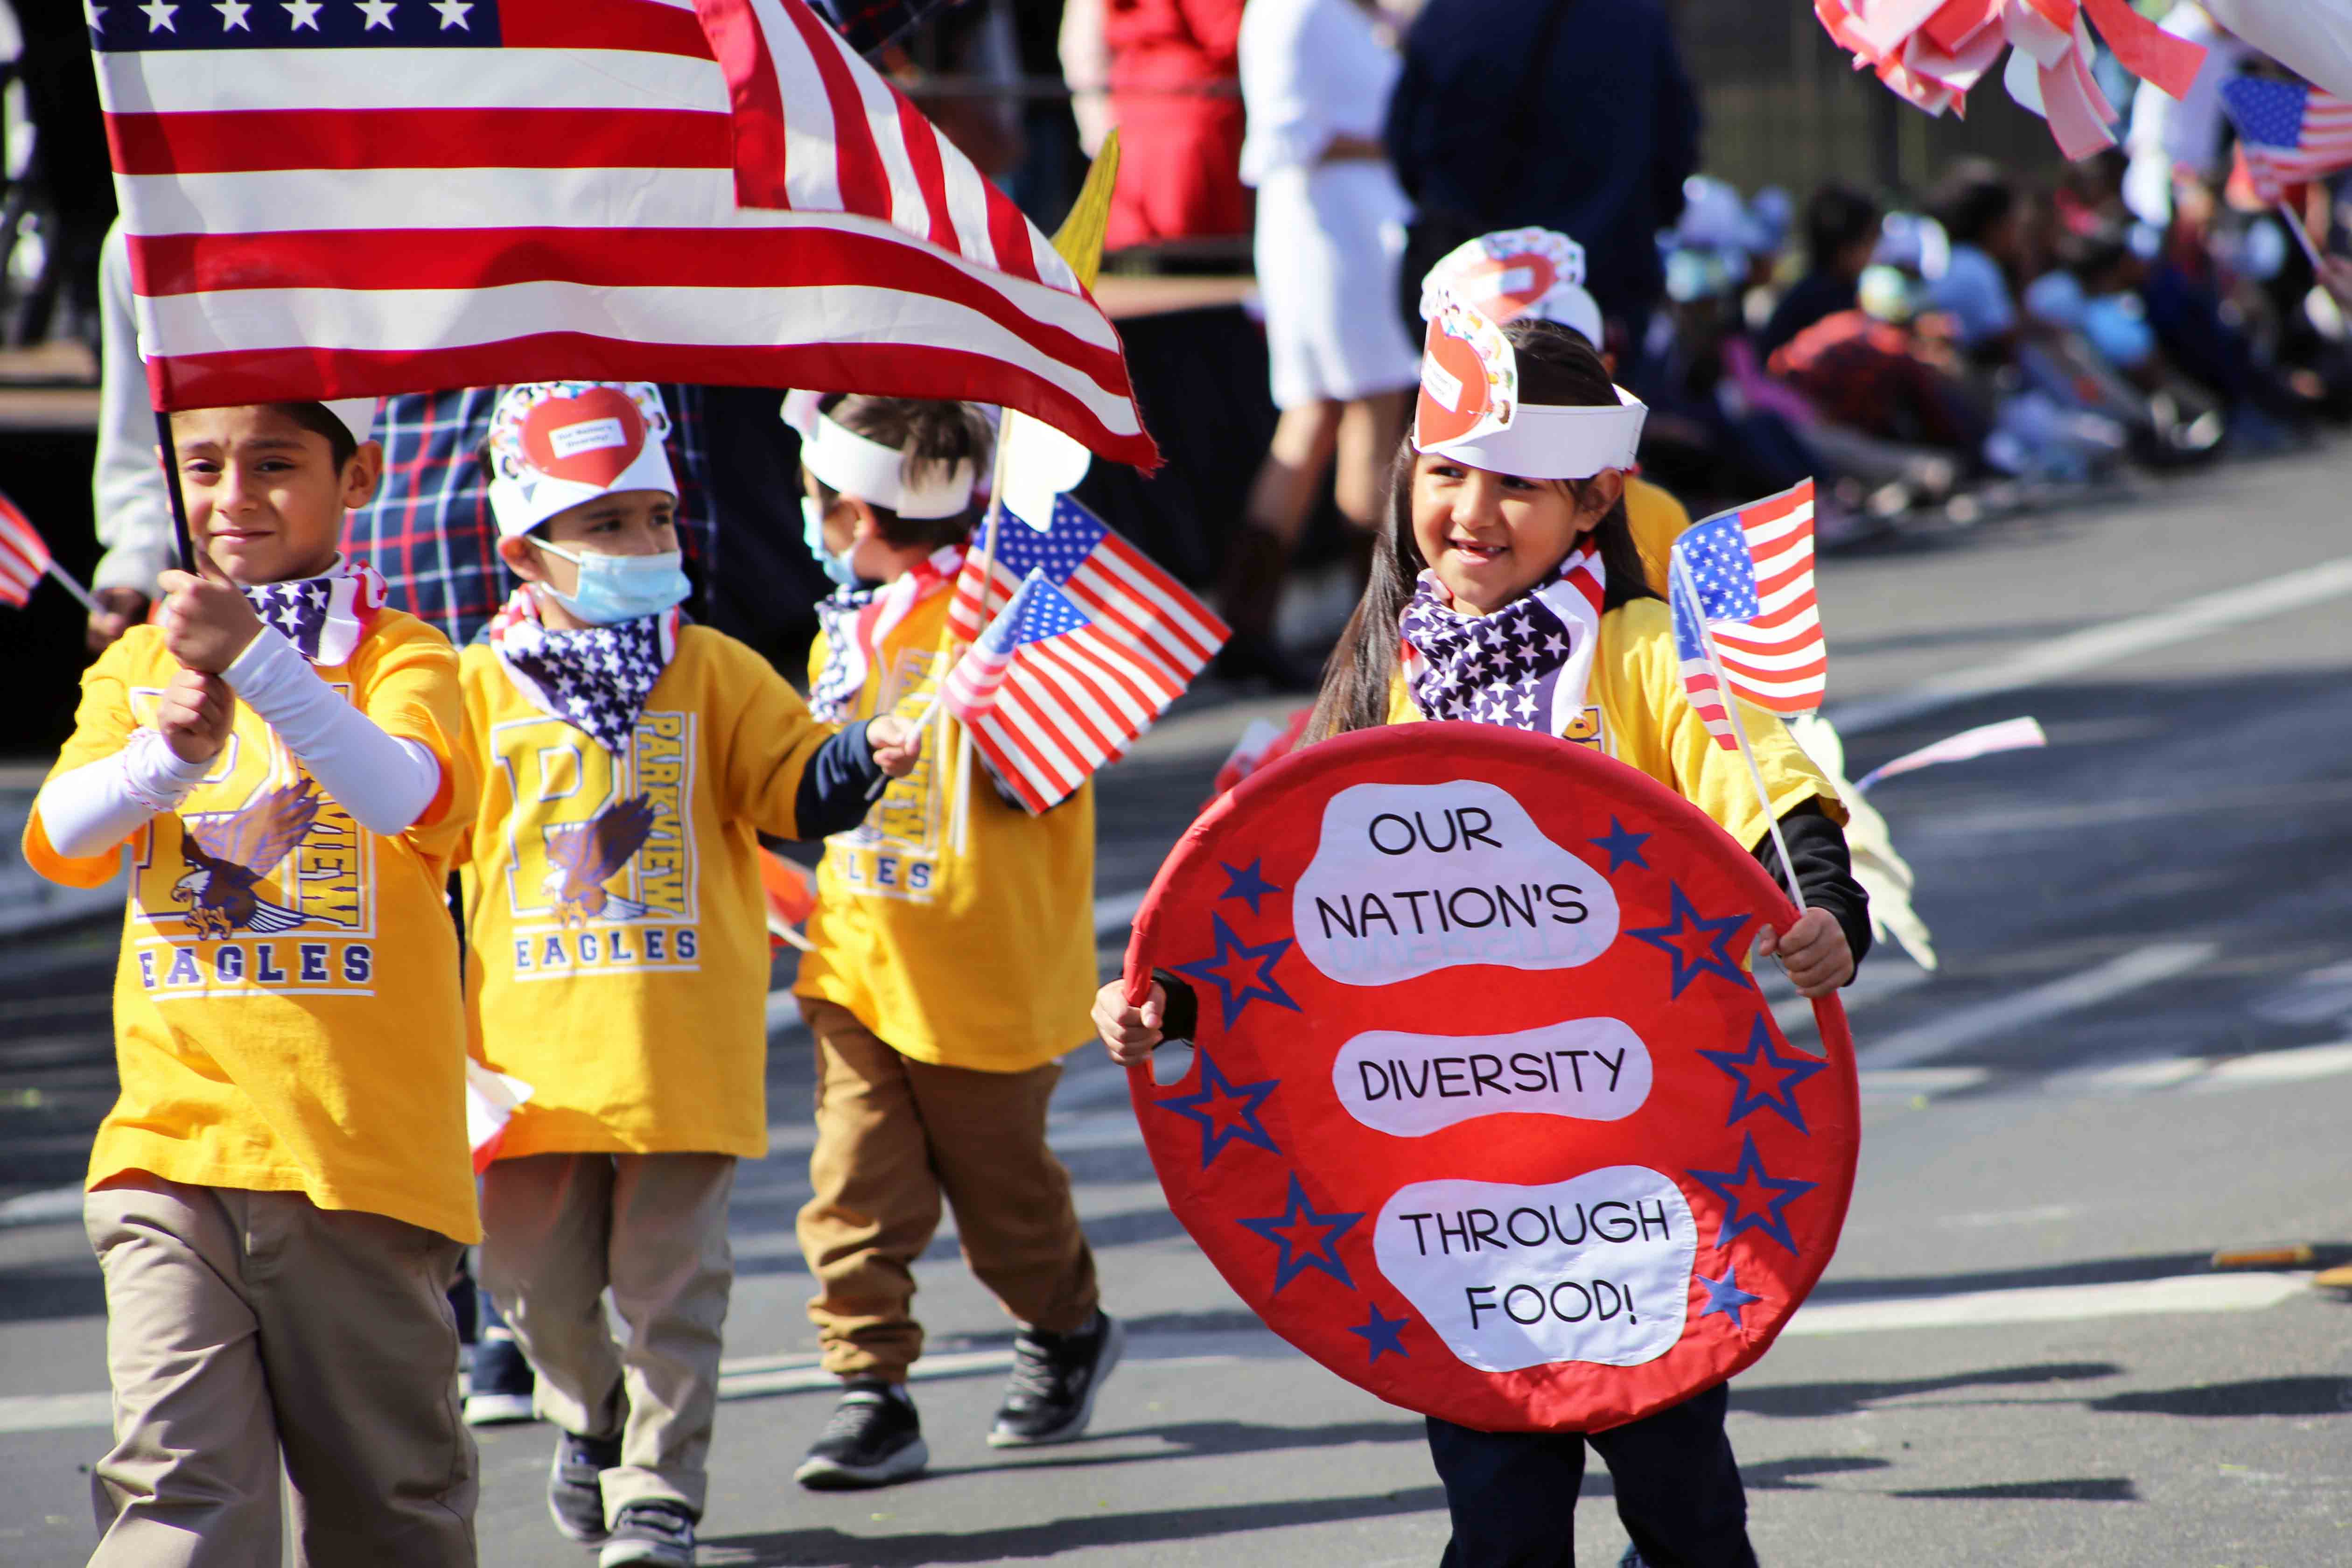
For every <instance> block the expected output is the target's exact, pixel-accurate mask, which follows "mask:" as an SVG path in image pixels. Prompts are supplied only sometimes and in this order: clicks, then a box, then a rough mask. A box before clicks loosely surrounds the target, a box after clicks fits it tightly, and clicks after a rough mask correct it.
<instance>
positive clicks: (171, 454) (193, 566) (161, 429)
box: [155, 408, 207, 577]
mask: <svg viewBox="0 0 2352 1568" xmlns="http://www.w3.org/2000/svg"><path fill="white" fill-rule="evenodd" d="M155 450H156V453H157V455H158V456H160V457H161V458H162V459H163V490H164V493H165V494H167V495H169V496H170V497H171V499H172V537H173V540H174V541H176V542H178V544H179V547H180V570H181V571H183V572H193V573H194V574H196V575H197V576H199V577H202V576H205V575H207V574H206V573H205V563H203V562H202V561H201V560H199V559H198V558H197V556H196V547H195V542H194V539H193V538H192V537H191V536H190V534H189V532H188V498H187V497H186V496H185V495H184V494H183V493H182V492H181V489H180V449H179V447H177V446H175V445H174V444H173V440H172V416H170V415H168V414H166V413H164V412H163V410H162V409H160V408H158V409H157V410H155Z"/></svg>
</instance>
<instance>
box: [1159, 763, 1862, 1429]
mask: <svg viewBox="0 0 2352 1568" xmlns="http://www.w3.org/2000/svg"><path fill="white" fill-rule="evenodd" d="M1793 917H1794V911H1793V910H1792V909H1791V908H1790V905H1789V903H1788V901H1787V900H1786V899H1784V898H1783V897H1782V896H1781V894H1780V890H1779V889H1777V888H1776V887H1775V886H1773V884H1772V881H1771V879H1769V878H1768V877H1767V876H1766V875H1765V874H1764V871H1763V869H1762V868H1760V867H1759V866H1758V865H1757V863H1756V861H1755V860H1754V859H1753V858H1750V857H1749V856H1748V854H1747V853H1746V852H1745V851H1744V850H1742V849H1741V848H1740V847H1738V845H1737V844H1735V843H1734V842H1733V841H1732V840H1731V839H1730V837H1728V836H1727V835H1726V834H1725V833H1724V832H1723V830H1722V829H1721V828H1719V827H1718V826H1716V825H1715V823H1713V822H1712V821H1710V820H1709V819H1708V818H1707V817H1706V816H1705V815H1704V814H1703V813H1701V812H1700V811H1699V810H1698V809H1697V808H1696V806H1694V805H1690V804H1689V803H1688V802H1687V801H1685V800H1684V799H1682V798H1681V797H1680V796H1679V795H1675V794H1674V793H1673V792H1672V791H1670V790H1667V789H1665V788H1664V787H1663V786H1661V785H1660V784H1656V783H1655V782H1654V781H1653V780H1651V779H1650V778H1648V777H1647V776H1645V775H1643V774H1642V773H1637V772H1635V771H1634V770H1633V769H1632V768H1629V767H1626V766H1623V765H1622V764H1621V763H1615V762H1612V761H1610V760H1608V759H1607V758H1604V757H1602V756H1601V755H1599V754H1598V753H1596V752H1591V751H1590V750H1588V749H1586V748H1584V747H1582V746H1578V745H1574V744H1571V743H1570V742H1564V741H1559V740H1555V739H1552V738H1550V737H1548V736H1541V735H1534V734H1529V733H1527V732H1525V731H1514V730H1506V729H1501V728H1498V727H1496V726H1493V725H1485V724H1454V723H1430V724H1413V725H1400V726H1392V727H1390V728H1387V729H1381V730H1369V731H1359V732H1357V733H1354V734H1350V735H1346V736H1342V737H1340V738H1339V739H1337V740H1334V741H1331V742H1326V743H1324V744H1322V745H1318V746H1315V747H1312V748H1310V749H1308V750H1307V751H1305V752H1298V753H1297V754H1295V755H1293V756H1290V757H1287V758H1285V759H1284V760H1282V761H1281V762H1279V763H1274V764H1271V765H1269V766H1268V767H1266V768H1265V769H1264V770H1263V771H1262V772H1260V773H1256V774H1255V775H1253V776H1252V777H1250V778H1249V779H1247V780H1245V781H1244V783H1243V784H1241V785H1240V787H1238V788H1237V789H1235V790H1234V792H1233V793H1232V794H1231V795H1226V796H1224V797H1223V799H1221V800H1219V801H1217V802H1216V803H1215V804H1214V805H1212V806H1211V807H1210V808H1209V809H1208V811H1207V812H1205V813H1204V814H1203V815H1202V817H1201V819H1200V820H1199V821H1198V822H1196V823H1195V824H1193V826H1192V828H1191V829H1190V830H1189V831H1188V832H1187V833H1186V834H1185V836H1184V838H1183V840H1182V841H1181V843H1180V844H1179V845H1178V846H1177V848H1176V850H1175V852H1174V853H1173V854H1172V855H1171V857H1170V858H1169V860H1168V862H1167V864H1166V865H1164V866H1163V867H1161V868H1160V876H1159V878H1158V879H1157V880H1156V881H1155V883H1154V884H1153V886H1152V889H1151V893H1150V898H1149V899H1148V900H1146V902H1145V904H1144V906H1143V910H1142V912H1141V913H1140V914H1139V916H1138V918H1137V920H1136V923H1135V935H1134V940H1133V942H1132V943H1131V945H1130V946H1129V950H1128V965H1127V973H1128V975H1129V986H1130V989H1131V990H1134V989H1138V988H1139V982H1138V978H1137V977H1139V976H1143V975H1148V974H1149V973H1150V971H1151V970H1152V969H1154V968H1162V969H1168V970H1171V971H1174V972H1176V973H1181V974H1182V975H1183V976H1184V977H1185V979H1186V981H1187V984H1190V985H1191V987H1192V991H1193V993H1194V994H1195V996H1196V997H1197V998H1198V1000H1199V1003H1200V1020H1199V1024H1198V1026H1197V1027H1196V1029H1195V1032H1194V1037H1193V1038H1194V1045H1195V1050H1194V1052H1193V1057H1192V1063H1191V1066H1190V1068H1189V1069H1188V1070H1187V1071H1186V1073H1185V1076H1184V1077H1183V1078H1182V1079H1181V1080H1180V1081H1178V1082H1176V1083H1173V1084H1171V1085H1166V1086H1160V1085H1156V1084H1154V1083H1153V1081H1152V1079H1151V1075H1150V1071H1149V1070H1148V1069H1146V1068H1135V1069H1134V1070H1133V1072H1132V1073H1131V1075H1130V1090H1131V1093H1132V1095H1133V1098H1134V1101H1135V1110H1136V1115H1137V1117H1138V1119H1139V1121H1140V1123H1141V1125H1142V1128H1143V1131H1144V1139H1145V1142H1146V1144H1147V1146H1148V1147H1149V1148H1150V1152H1151V1160H1152V1163H1153V1165H1154V1166H1155V1168H1156V1169H1157V1170H1158V1172H1159V1175H1160V1184H1161V1186H1162V1187H1163V1188H1164V1189H1165V1190H1166V1192H1167V1194H1168V1199H1169V1204H1170V1205H1171V1208H1173V1210H1174V1211H1175V1213H1176V1215H1177V1216H1178V1218H1180V1219H1181V1221H1182V1222H1183V1224H1184V1226H1185V1228H1186V1229H1187V1230H1188V1231H1190V1232H1191V1233H1192V1237H1193V1239H1194V1240H1195V1241H1197V1242H1198V1243H1199V1244H1200V1246H1201V1248H1202V1251H1204V1252H1205V1253H1207V1254H1208V1256H1209V1258H1210V1260H1211V1261H1212V1262H1213V1263H1214V1264H1215V1265H1216V1266H1217V1268H1218V1270H1219V1272H1221V1273H1222V1274H1223V1276H1224V1277H1225V1279H1226V1281H1227V1282H1228V1283H1229V1284H1231V1285H1232V1286H1233V1288H1234V1290H1235V1291H1237V1292H1239V1293H1240V1295H1241V1297H1242V1299H1243V1300H1245V1301H1247V1302H1248V1303H1249V1305H1250V1307H1251V1308H1252V1309H1253V1310H1255V1311H1256V1312H1257V1313H1258V1315H1259V1316H1260V1317H1262V1318H1264V1319H1265V1321H1266V1323H1267V1324H1268V1325H1269V1326H1270V1327H1272V1328H1273V1329H1274V1330H1275V1331H1276V1332H1278V1333H1280V1334H1281V1335H1282V1336H1283V1337H1284V1338H1285V1339H1286V1340H1288V1341H1289V1342H1291V1343H1292V1344H1294V1345H1297V1347H1298V1348H1299V1349H1300V1350H1302V1351H1305V1352H1307V1354H1309V1355H1311V1356H1313V1357H1314V1358H1315V1359H1316V1360H1318V1361H1319V1362H1321V1363H1323V1364H1324V1365H1325V1366H1328V1367H1329V1368H1330V1369H1331V1370H1332V1371H1334V1372H1336V1373H1339V1374H1340V1375H1341V1376H1342V1377H1345V1378H1347V1379H1348V1380H1349V1381H1350V1382H1352V1383H1356V1384H1360V1385H1361V1386H1363V1387H1364V1388H1367V1389H1369V1390H1370V1391H1371V1392H1372V1393H1374V1394H1379V1395H1380V1396H1381V1398H1383V1399H1387V1400H1389V1401H1391V1402H1392V1403H1394V1404H1397V1405H1403V1406H1405V1407H1407V1408H1409V1409H1412V1410H1417V1411H1422V1412H1424V1413H1426V1414H1429V1415H1440V1416H1444V1417H1445V1418H1446V1419H1448V1420H1451V1421H1456V1422H1460V1423H1462V1424H1464V1425H1465V1426H1475V1427H1480V1428H1484V1429H1486V1430H1490V1431H1522V1430H1537V1429H1549V1430H1578V1429H1580V1430H1598V1429H1601V1428H1605V1427H1609V1426H1616V1425H1619V1424H1622V1423H1623V1422H1626V1421H1631V1420H1633V1419H1636V1418H1638V1417H1640V1416H1642V1415H1647V1414H1649V1413H1651V1412H1653V1411H1655V1410H1659V1409H1662V1408H1664V1406H1666V1405H1672V1404H1675V1403H1676V1402H1678V1401H1680V1400H1682V1399H1685V1398H1687V1397H1688V1396H1689V1395H1690V1394H1693V1393H1696V1392H1697V1391H1698V1390H1700V1389H1703V1388H1706V1387H1707V1386H1709V1385H1711V1384H1715V1383H1718V1382H1721V1381H1722V1380H1723V1379H1725V1378H1727V1377H1729V1376H1731V1375H1733V1374H1734V1373H1738V1371H1740V1369H1742V1368H1743V1367H1745V1366H1747V1365H1748V1363H1751V1362H1753V1361H1754V1360H1755V1359H1756V1358H1757V1357H1758V1356H1759V1355H1761V1354H1763V1353H1764V1351H1765V1350H1766V1348H1767V1347H1769V1345H1770V1344H1771V1342H1772V1340H1773V1337H1774V1336H1775V1335H1776V1334H1777V1333H1779V1331H1780V1328H1781V1326H1782V1325H1783V1324H1785V1323H1786V1322H1787V1321H1788V1320H1789V1317H1790V1313H1791V1312H1793V1311H1794V1310H1796V1308H1797V1306H1798V1304H1799V1303H1800V1302H1801V1301H1802V1300H1804V1298H1805V1295H1806V1293H1807V1292H1808V1291H1810V1290H1811V1289H1812V1287H1813V1283H1814V1281H1815V1280H1816V1279H1819V1278H1820V1277H1821V1272H1822V1268H1824V1267H1825V1266H1826V1265H1827V1264H1828V1262H1829V1259H1830V1255H1831V1253H1832V1251H1833V1250H1834V1249H1835V1247H1836V1245H1837V1238H1838V1232H1839V1229H1840V1227H1841V1226H1843V1223H1844V1219H1845V1209H1846V1201H1847V1198H1848V1196H1849V1195H1850V1194H1851V1193H1852V1191H1853V1170H1854V1158H1855V1153H1856V1151H1857V1149H1858V1148H1859V1144H1860V1138H1861V1124H1860V1110H1859V1106H1858V1101H1857V1099H1856V1094H1855V1088H1854V1073H1853V1042H1852V1039H1851V1037H1849V1036H1848V1034H1847V1032H1846V1026H1845V1018H1844V1014H1843V1011H1842V1009H1841V1008H1840V1007H1839V1005H1838V1004H1837V1003H1836V1002H1835V1001H1834V1000H1831V1001H1828V1002H1824V1003H1817V1004H1815V1005H1814V1016H1815V1018H1816V1020H1817V1022H1818V1023H1819V1026H1820V1028H1821V1034H1822V1039H1823V1040H1824V1041H1825V1042H1827V1047H1828V1054H1827V1056H1826V1058H1823V1057H1817V1056H1813V1055H1811V1054H1809V1053H1807V1052H1804V1051H1801V1050H1798V1049H1797V1048H1795V1047H1792V1046H1790V1044H1789V1042H1788V1040H1787V1038H1786V1037H1784V1036H1783V1035H1782V1034H1781V1032H1780V1027H1779V1026H1777V1025H1776V1024H1775V1023H1774V1022H1773V1020H1772V1015H1771V1010H1770V1008H1769V1006H1768V1005H1766V1003H1765V1001H1764V998H1763V997H1762V995H1761V994H1759V992H1758V990H1757V988H1756V986H1755V984H1754V983H1753V982H1752V980H1750V978H1749V977H1748V974H1747V973H1746V972H1745V970H1744V969H1743V967H1742V964H1741V957H1742V955H1743V954H1744V953H1746V952H1747V951H1748V944H1749V942H1751V941H1752V940H1753V938H1754V936H1755V933H1756V932H1757V931H1758V930H1759V922H1761V921H1764V920H1766V919H1768V918H1769V921H1771V922H1772V923H1773V924H1775V925H1779V924H1781V923H1783V922H1785V921H1789V920H1790V919H1793Z"/></svg>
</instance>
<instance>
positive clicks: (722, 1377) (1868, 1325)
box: [0, 1273, 2311, 1435]
mask: <svg viewBox="0 0 2352 1568" xmlns="http://www.w3.org/2000/svg"><path fill="white" fill-rule="evenodd" d="M2310 1279H2311V1276H2310V1275H2309V1274H2307V1273H2302V1274H2290V1273H2265V1274H2192V1275H2180V1276H2177V1277H2175V1278H2172V1279H2140V1280H2131V1281H2126V1282H2125V1283H2122V1284H2114V1285H2049V1286H2035V1287H2029V1288H2027V1289H2020V1290H1976V1291H1966V1292H1961V1293H1957V1294H1953V1295H1947V1296H1909V1297H1893V1298H1881V1299H1877V1300H1854V1301H1821V1302H1815V1303H1813V1304H1811V1305H1809V1306H1805V1307H1801V1308H1799V1309H1798V1310H1797V1315H1796V1316H1795V1318H1793V1319H1792V1320H1790V1323H1789V1326H1788V1327H1787V1328H1786V1329H1784V1330H1782V1331H1781V1332H1782V1333H1783V1334H1795V1335H1801V1336H1809V1337H1818V1336H1822V1335H1829V1334H1854V1333H1871V1332H1879V1331H1886V1330H1899V1329H1952V1328H1977V1327H1984V1326H1989V1325H1993V1324H2008V1323H2055V1322H2079V1321H2084V1320H2087V1319H2094V1318H2127V1317H2143V1316H2149V1315H2154V1314H2158V1313H2205V1312H2252V1311H2260V1310H2263V1309H2265V1308H2268V1307H2274V1306H2276V1305H2278V1304H2279V1303H2280V1302H2281V1301H2284V1300H2287V1299H2288V1298H2289V1297H2292V1296H2295V1295H2299V1294H2301V1293H2302V1292H2303V1291H2304V1290H2305V1289H2307V1288H2308V1286H2309V1282H2310ZM1297 1354H1298V1352H1296V1351H1294V1350H1292V1349H1291V1348H1290V1347H1289V1346H1288V1345H1286V1344H1285V1343H1283V1342H1282V1341H1280V1340H1279V1339H1276V1337H1275V1336H1274V1334H1272V1333H1271V1332H1269V1331H1265V1330H1263V1329H1234V1330H1225V1331H1212V1332H1204V1333H1171V1334H1138V1335H1136V1336H1135V1337H1133V1338H1132V1339H1130V1340H1129V1342H1128V1351H1127V1356H1128V1359H1129V1361H1130V1362H1135V1363H1159V1364H1161V1365H1218V1364H1223V1365H1232V1364H1234V1363H1244V1362H1253V1361H1274V1360H1286V1359H1289V1358H1291V1357H1293V1356H1296V1355H1297ZM1012 1364H1013V1352H1011V1351H1009V1350H985V1351H949V1352H940V1353H938V1354H933V1355H927V1356H925V1357H923V1359H922V1360H920V1361H919V1362H917V1363H915V1365H914V1367H913V1368H912V1370H911V1372H910V1373H909V1375H910V1376H913V1377H916V1378H947V1377H974V1376H980V1375H983V1374H986V1373H996V1372H1003V1371H1005V1370H1007V1369H1009V1368H1010V1367H1011V1366H1012ZM838 1386H839V1380H838V1379H837V1378H835V1377H834V1376H833V1375H832V1374H831V1373H827V1372H826V1371H825V1370H824V1368H823V1367H822V1366H820V1365H818V1364H817V1363H816V1361H815V1359H814V1357H810V1356H804V1355H779V1356H747V1357H741V1358H738V1359H733V1360H730V1361H726V1362H722V1363H720V1364H719V1398H721V1399H729V1400H732V1399H751V1398H755V1397H758V1396H761V1395H764V1394H795V1393H802V1392H808V1391H814V1390H821V1389H830V1388H835V1387H838ZM113 1418H114V1410H113V1402H112V1400H111V1399H110V1397H109V1396H108V1395H107V1394H104V1393H97V1394H11V1395H7V1396H0V1435H6V1434H14V1433H19V1432H61V1431H69V1430H76V1429H80V1428H96V1429H100V1430H103V1429H104V1428H106V1427H107V1426H110V1425H111V1424H112V1422H113Z"/></svg>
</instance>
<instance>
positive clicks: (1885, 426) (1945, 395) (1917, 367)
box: [1771, 267, 1986, 455]
mask: <svg viewBox="0 0 2352 1568" xmlns="http://www.w3.org/2000/svg"><path fill="white" fill-rule="evenodd" d="M1859 281H1860V282H1861V283H1863V284H1864V285H1868V286H1869V287H1868V289H1867V292H1868V298H1869V302H1870V304H1871V305H1873V306H1874V307H1875V310H1876V313H1874V312H1873V311H1872V310H1865V309H1864V308H1863V306H1862V305H1861V304H1860V303H1857V304H1856V305H1855V307H1854V308H1853V309H1852V310H1839V311H1836V312H1834V313H1832V314H1831V315H1828V316H1825V317H1823V318H1822V320H1820V321H1816V322H1814V323H1813V324H1812V325H1811V326H1810V327H1807V328H1806V329H1805V330H1804V331H1801V332H1799V333H1798V334H1797V335H1796V336H1795V337H1794V338H1792V339H1790V341H1789V342H1787V343H1786V344H1784V345H1782V346H1781V348H1780V351H1779V352H1778V353H1775V354H1774V355H1773V356H1772V359H1771V370H1772V373H1773V374H1775V375H1778V376H1780V377H1781V378H1782V379H1783V380H1785V381H1787V382H1788V383H1789V384H1790V385H1792V386H1794V387H1796V389H1797V390H1798V391H1800V392H1801V393H1803V394H1804V395H1805V396H1806V397H1807V398H1808V399H1809V400H1810V401H1811V403H1812V405H1813V406H1814V407H1815V408H1816V409H1818V410H1819V411H1820V413H1821V415H1822V418H1824V419H1825V420H1828V421H1830V422H1832V423H1833V424H1836V425H1840V426H1845V427H1846V428H1848V429H1852V430H1858V431H1860V432H1862V433H1863V434H1864V435H1866V436H1873V437H1877V438H1879V439H1881V440H1885V441H1897V442H1901V443H1904V444H1905V445H1907V446H1914V447H1939V448H1942V449H1944V450H1946V451H1950V452H1959V453H1968V454H1971V455H1972V454H1973V453H1974V452H1975V450H1976V448H1977V447H1978V446H1979V444H1980V443H1981V442H1982V441H1983V440H1984V437H1985V434H1986V427H1985V422H1984V420H1983V418H1982V417H1981V416H1979V414H1978V413H1977V412H1976V410H1975V408H1974V407H1973V405H1971V402H1970V399H1969V394H1968V391H1967V389H1966V387H1965V385H1964V384H1962V382H1961V380H1960V377H1959V376H1958V374H1957V373H1958V369H1959V363H1958V357H1957V355H1956V354H1955V353H1954V352H1953V349H1952V345H1951V343H1950V342H1949V340H1948V337H1946V336H1945V335H1944V334H1945V333H1946V331H1948V326H1947V324H1946V323H1945V322H1943V321H1939V320H1933V319H1931V320H1929V321H1921V320H1919V319H1918V318H1917V316H1916V314H1915V313H1914V310H1913V307H1914V306H1915V305H1916V298H1917V295H1916V287H1915V286H1914V285H1913V284H1912V283H1911V282H1910V281H1909V280H1908V279H1905V278H1904V277H1903V275H1902V274H1901V273H1899V272H1897V271H1896V270H1895V268H1890V267H1877V268H1871V269H1869V272H1868V273H1867V274H1866V275H1865V277H1864V279H1861V280H1859Z"/></svg>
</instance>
